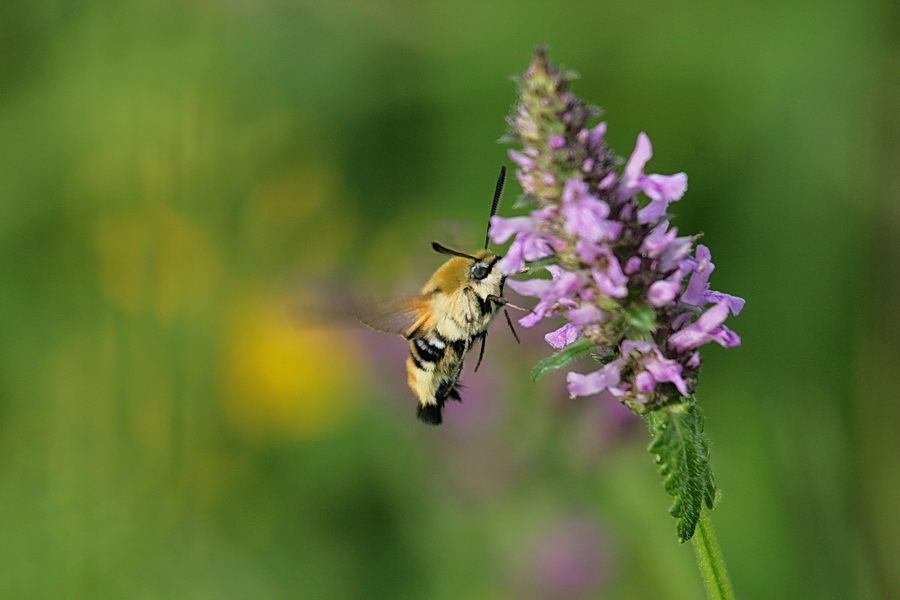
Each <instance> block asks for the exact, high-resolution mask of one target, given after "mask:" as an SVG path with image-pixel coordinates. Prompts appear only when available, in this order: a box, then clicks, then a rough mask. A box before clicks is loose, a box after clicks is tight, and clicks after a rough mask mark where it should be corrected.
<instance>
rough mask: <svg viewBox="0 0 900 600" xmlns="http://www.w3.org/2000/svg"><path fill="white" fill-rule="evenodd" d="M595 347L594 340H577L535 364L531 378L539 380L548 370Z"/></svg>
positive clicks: (567, 362) (562, 365)
mask: <svg viewBox="0 0 900 600" xmlns="http://www.w3.org/2000/svg"><path fill="white" fill-rule="evenodd" d="M593 347H594V344H593V342H591V341H590V340H589V339H587V338H581V339H578V340H575V341H574V342H572V343H571V344H569V345H568V346H566V347H565V348H563V349H562V350H560V351H559V352H557V353H556V354H552V355H550V356H548V357H547V358H545V359H544V360H542V361H541V362H539V363H538V364H537V365H535V367H534V369H532V370H531V380H532V381H537V380H538V378H539V377H541V376H542V375H543V374H544V373H546V372H547V371H553V370H554V369H559V368H562V367H564V366H566V365H567V364H569V363H570V362H572V361H573V360H575V359H576V358H578V357H579V356H581V355H582V354H585V353H587V352H590V350H591V348H593Z"/></svg>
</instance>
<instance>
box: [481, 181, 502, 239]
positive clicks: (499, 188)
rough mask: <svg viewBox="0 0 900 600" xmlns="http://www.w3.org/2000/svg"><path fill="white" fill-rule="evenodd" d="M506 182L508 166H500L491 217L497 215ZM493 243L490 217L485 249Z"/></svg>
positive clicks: (485, 236) (485, 235)
mask: <svg viewBox="0 0 900 600" xmlns="http://www.w3.org/2000/svg"><path fill="white" fill-rule="evenodd" d="M505 182H506V165H501V166H500V176H499V177H497V187H496V188H494V202H493V203H492V204H491V217H493V216H494V215H496V214H497V208H498V207H499V206H500V196H502V195H503V184H504V183H505ZM490 241H491V218H490V217H488V226H487V232H486V233H485V234H484V248H485V250H487V247H488V244H489V243H490Z"/></svg>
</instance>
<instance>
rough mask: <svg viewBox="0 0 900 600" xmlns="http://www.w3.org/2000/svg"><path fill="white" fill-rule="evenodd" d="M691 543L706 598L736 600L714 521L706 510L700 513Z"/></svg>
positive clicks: (711, 599)
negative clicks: (713, 524) (714, 529)
mask: <svg viewBox="0 0 900 600" xmlns="http://www.w3.org/2000/svg"><path fill="white" fill-rule="evenodd" d="M691 543H692V544H693V545H694V555H695V556H696V557H697V566H698V567H700V576H701V577H702V578H703V585H704V586H705V587H706V597H707V598H709V599H710V600H713V599H715V600H718V599H721V600H734V590H733V589H731V581H730V580H729V579H728V571H726V570H725V562H724V561H723V560H722V551H721V550H719V542H717V541H716V532H715V531H713V526H712V520H711V519H710V518H709V511H708V510H706V509H704V510H702V511H701V513H700V521H699V522H698V523H697V530H696V531H695V532H694V537H692V538H691Z"/></svg>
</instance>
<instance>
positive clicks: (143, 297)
mask: <svg viewBox="0 0 900 600" xmlns="http://www.w3.org/2000/svg"><path fill="white" fill-rule="evenodd" d="M95 247H96V249H97V253H98V258H99V264H100V286H101V289H102V291H103V293H104V295H105V296H106V298H107V299H108V300H109V301H110V302H111V303H112V304H114V305H115V306H117V307H118V308H120V309H122V310H125V311H126V312H129V313H132V314H135V313H145V312H149V313H151V314H152V315H153V316H154V317H156V318H158V319H160V320H162V321H169V320H171V319H172V318H173V317H175V316H176V315H179V314H181V315H183V314H185V313H187V314H194V313H196V312H198V311H206V310H208V307H209V303H210V301H211V300H212V297H213V295H214V291H215V289H216V286H217V283H218V282H219V278H220V275H221V272H222V266H221V259H220V256H219V249H218V248H217V247H216V245H215V244H214V243H213V240H212V237H211V235H210V233H209V232H208V231H207V230H205V229H204V228H203V227H201V226H200V225H198V224H196V223H194V222H192V221H191V220H190V219H189V218H188V217H187V216H186V215H184V214H182V213H180V212H178V211H176V210H173V209H171V208H169V207H167V206H164V205H157V206H152V207H145V208H137V209H133V210H130V211H127V212H124V213H119V214H115V215H109V216H104V217H103V218H102V219H101V220H100V222H99V225H98V227H97V231H96V234H95Z"/></svg>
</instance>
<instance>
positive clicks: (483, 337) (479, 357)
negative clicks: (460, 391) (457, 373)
mask: <svg viewBox="0 0 900 600" xmlns="http://www.w3.org/2000/svg"><path fill="white" fill-rule="evenodd" d="M486 341H487V331H485V332H484V333H482V334H481V350H480V351H479V352H478V362H477V363H475V372H476V373H477V372H478V367H480V366H481V359H482V358H484V343H485V342H486Z"/></svg>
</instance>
